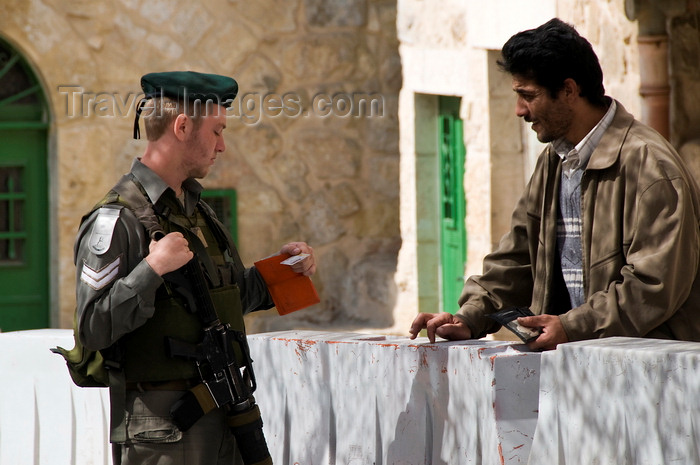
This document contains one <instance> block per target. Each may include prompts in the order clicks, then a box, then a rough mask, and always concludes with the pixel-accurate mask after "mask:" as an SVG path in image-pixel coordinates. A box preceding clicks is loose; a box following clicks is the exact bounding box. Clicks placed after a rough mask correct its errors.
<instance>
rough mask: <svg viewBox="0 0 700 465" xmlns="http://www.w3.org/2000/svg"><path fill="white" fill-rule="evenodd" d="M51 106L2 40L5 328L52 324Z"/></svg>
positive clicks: (0, 264) (0, 326)
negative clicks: (50, 224)
mask: <svg viewBox="0 0 700 465" xmlns="http://www.w3.org/2000/svg"><path fill="white" fill-rule="evenodd" d="M47 130H48V111H47V106H46V101H45V98H44V93H43V90H42V88H41V85H40V84H39V82H38V80H37V78H36V76H35V75H34V73H33V72H32V70H31V68H30V67H29V66H28V65H27V63H26V61H24V59H23V58H22V56H21V55H20V54H19V52H18V51H16V50H14V49H13V48H12V47H11V46H10V45H9V44H8V43H6V42H4V41H2V40H0V141H2V143H0V330H1V331H15V330H21V329H33V328H46V327H48V326H49V307H50V304H49V302H50V299H49V227H48V224H49V221H48V218H49V211H48V205H49V203H48V168H47V167H48V163H47Z"/></svg>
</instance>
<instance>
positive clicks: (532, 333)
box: [486, 307, 542, 343]
mask: <svg viewBox="0 0 700 465" xmlns="http://www.w3.org/2000/svg"><path fill="white" fill-rule="evenodd" d="M486 316H488V317H489V318H491V319H492V320H496V321H497V322H498V323H499V324H501V325H502V326H504V327H505V328H507V329H509V330H510V331H512V332H513V333H514V334H515V335H516V336H518V337H519V338H520V339H521V340H522V341H523V342H526V343H527V342H530V341H532V340H535V339H537V337H538V336H539V335H540V334H542V331H541V330H539V329H534V328H526V327H525V326H522V325H520V324H519V323H518V318H519V317H521V316H534V313H532V312H531V311H530V309H529V308H527V307H510V308H506V309H505V310H501V311H500V312H496V313H492V314H490V315H486Z"/></svg>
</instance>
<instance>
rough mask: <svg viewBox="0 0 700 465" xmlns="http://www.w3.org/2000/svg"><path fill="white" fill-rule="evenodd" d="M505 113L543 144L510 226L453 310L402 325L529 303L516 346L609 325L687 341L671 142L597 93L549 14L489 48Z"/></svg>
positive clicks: (682, 232) (684, 191) (685, 229)
mask: <svg viewBox="0 0 700 465" xmlns="http://www.w3.org/2000/svg"><path fill="white" fill-rule="evenodd" d="M499 65H500V66H501V68H502V69H503V70H504V71H506V72H508V73H509V74H511V76H512V77H513V90H514V91H515V93H516V94H517V103H516V114H517V115H518V116H519V117H522V118H524V119H525V121H527V122H529V123H532V129H533V130H534V131H535V132H536V133H537V137H538V139H539V140H540V141H541V142H547V143H549V144H548V145H547V147H546V148H545V150H544V151H543V153H542V154H541V155H540V157H539V159H538V161H537V165H536V167H535V171H534V173H533V175H532V178H531V179H530V182H529V183H528V185H527V187H526V189H525V192H524V194H523V196H522V198H521V199H520V201H519V203H518V205H517V207H516V209H515V211H514V213H513V218H512V225H511V229H510V232H509V233H508V234H506V235H505V236H504V237H503V239H502V240H501V242H500V244H499V246H498V248H497V250H496V251H495V252H493V253H491V254H489V255H488V256H487V257H486V258H485V260H484V272H483V274H482V275H481V276H473V277H471V278H469V280H467V282H466V283H465V286H464V290H463V291H462V296H461V297H460V299H459V305H460V309H459V311H458V312H457V314H455V315H452V314H450V313H438V314H429V313H423V314H420V315H418V316H417V317H416V319H415V320H414V321H413V324H412V326H411V328H410V333H411V337H412V338H415V337H416V336H417V335H418V333H419V331H420V330H421V329H423V328H427V332H428V337H429V339H430V340H431V341H433V342H434V340H435V336H436V335H437V336H440V337H443V338H446V339H469V338H480V337H483V336H485V335H486V334H488V333H491V332H494V331H496V330H498V328H499V325H498V324H497V323H496V322H495V321H493V320H491V319H489V318H487V317H486V316H487V315H489V314H492V313H494V312H497V311H499V310H502V309H505V308H509V307H530V309H531V311H532V312H533V313H534V314H535V316H531V317H521V318H519V319H518V322H519V323H520V324H521V325H523V326H526V327H530V328H537V329H540V330H541V334H540V336H539V337H538V338H537V339H535V340H534V341H532V342H530V343H529V345H530V347H531V348H532V349H553V348H555V347H556V346H557V345H558V344H561V343H564V342H568V341H577V340H583V339H592V338H600V337H609V336H632V337H654V338H666V339H680V340H691V341H698V340H700V280H698V276H697V275H698V260H699V259H700V229H699V226H698V225H699V223H698V222H699V220H700V192H699V190H698V187H697V185H696V183H695V181H694V180H693V178H692V176H691V174H690V173H689V172H688V170H687V168H686V167H685V165H684V164H683V162H682V161H681V159H680V157H679V156H678V154H677V153H676V151H675V150H674V149H673V147H672V146H671V145H670V144H669V143H668V142H667V141H666V140H665V139H664V138H663V137H662V136H661V135H659V134H658V133H656V132H655V131H654V130H653V129H651V128H649V127H647V126H645V125H643V124H641V123H640V122H638V121H636V120H635V119H634V118H633V117H632V115H630V114H629V113H628V112H627V111H626V110H625V109H624V108H623V107H622V105H621V104H620V103H619V102H617V101H615V100H612V99H611V98H609V97H607V96H605V91H604V88H603V73H602V70H601V68H600V64H599V63H598V58H597V57H596V55H595V53H594V52H593V49H592V47H591V45H590V43H589V42H588V41H587V40H586V39H585V38H583V37H581V36H580V35H579V34H578V33H577V32H576V30H575V29H574V28H573V27H571V26H570V25H568V24H566V23H563V22H562V21H560V20H558V19H553V20H551V21H549V22H547V23H546V24H543V25H542V26H540V27H538V28H536V29H532V30H528V31H523V32H520V33H518V34H516V35H514V36H513V37H511V38H510V39H509V40H508V42H506V44H505V45H504V47H503V51H502V60H501V61H499Z"/></svg>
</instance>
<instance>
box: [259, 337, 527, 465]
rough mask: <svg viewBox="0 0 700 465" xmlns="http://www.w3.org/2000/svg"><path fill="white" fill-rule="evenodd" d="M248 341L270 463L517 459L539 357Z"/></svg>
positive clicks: (420, 344) (358, 343)
mask: <svg viewBox="0 0 700 465" xmlns="http://www.w3.org/2000/svg"><path fill="white" fill-rule="evenodd" d="M249 341H250V348H251V354H252V357H253V359H254V368H255V371H256V375H257V378H258V382H259V386H258V391H257V393H256V399H257V401H258V404H259V405H260V408H261V410H262V412H263V420H264V423H265V426H264V429H265V434H266V438H267V441H268V445H269V446H270V452H271V454H272V458H273V460H274V462H275V463H290V464H293V463H299V464H304V465H315V464H324V465H325V464H338V465H350V464H352V465H367V464H375V465H380V464H387V465H389V464H406V465H408V464H410V465H414V464H419V463H426V464H434V465H437V464H445V465H447V464H449V465H459V464H480V463H484V464H518V463H526V460H527V456H528V454H529V449H530V443H531V441H532V436H533V434H534V430H535V424H536V421H537V395H538V379H539V358H540V354H538V353H531V352H527V349H526V348H525V347H524V346H522V345H516V344H514V343H503V342H485V341H464V342H447V341H444V342H438V343H436V344H430V343H429V342H428V341H427V339H426V338H420V339H417V340H415V341H411V340H409V339H407V338H399V337H385V336H376V335H366V334H365V335H363V334H357V333H346V334H343V333H323V332H312V331H285V332H277V333H266V334H256V335H252V336H250V337H249Z"/></svg>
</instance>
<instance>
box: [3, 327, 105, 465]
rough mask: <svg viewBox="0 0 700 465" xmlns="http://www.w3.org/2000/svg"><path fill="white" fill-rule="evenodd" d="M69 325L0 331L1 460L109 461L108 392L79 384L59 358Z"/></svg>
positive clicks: (69, 336) (63, 464)
mask: <svg viewBox="0 0 700 465" xmlns="http://www.w3.org/2000/svg"><path fill="white" fill-rule="evenodd" d="M57 345H60V346H62V347H66V348H71V347H73V332H72V331H70V330H57V329H42V330H33V331H16V332H8V333H0V353H1V354H3V355H2V357H0V373H2V378H0V379H1V380H2V381H1V382H0V464H8V465H10V464H17V465H19V464H35V463H36V464H41V465H109V464H111V463H112V457H111V452H110V449H109V447H108V443H109V393H108V392H107V389H99V388H79V387H77V386H75V385H74V384H73V381H72V380H71V379H70V376H69V375H68V369H67V368H66V365H65V362H64V361H63V358H62V357H60V356H59V355H56V354H53V353H51V352H50V350H49V349H50V348H52V347H56V346H57Z"/></svg>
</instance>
